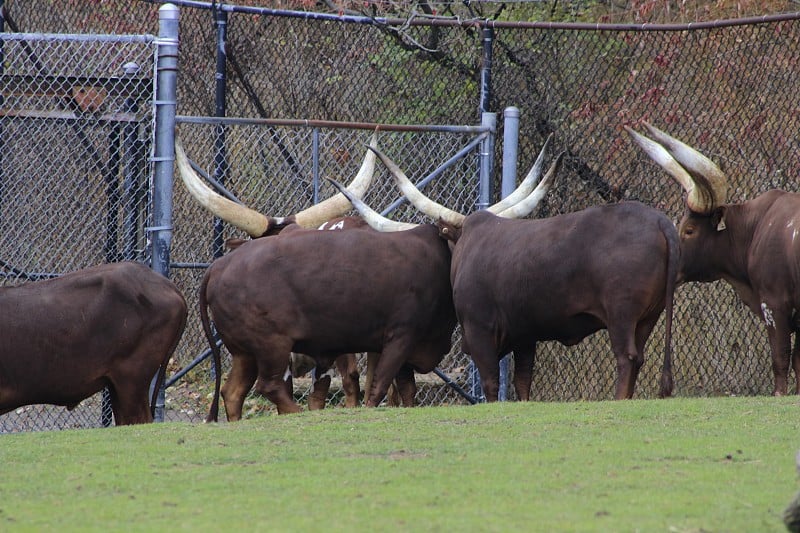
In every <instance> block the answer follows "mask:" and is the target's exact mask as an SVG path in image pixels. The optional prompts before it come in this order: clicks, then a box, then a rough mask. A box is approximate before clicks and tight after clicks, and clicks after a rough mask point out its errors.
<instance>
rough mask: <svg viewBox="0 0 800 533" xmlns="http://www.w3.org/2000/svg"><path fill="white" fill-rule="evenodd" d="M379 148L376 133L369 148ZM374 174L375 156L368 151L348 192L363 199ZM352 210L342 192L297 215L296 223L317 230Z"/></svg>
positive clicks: (348, 187) (295, 216) (295, 217)
mask: <svg viewBox="0 0 800 533" xmlns="http://www.w3.org/2000/svg"><path fill="white" fill-rule="evenodd" d="M377 146H378V134H377V132H376V133H373V134H372V139H371V140H370V142H369V147H370V148H377ZM374 173H375V154H374V153H373V152H372V151H370V150H367V154H366V155H365V156H364V162H363V163H362V164H361V169H360V170H359V171H358V174H356V177H355V178H353V181H351V182H350V185H348V186H347V190H348V191H350V192H351V193H352V194H353V195H354V196H356V197H358V198H361V197H362V196H364V193H365V192H366V191H367V189H368V188H369V185H370V183H371V182H372V176H373V175H374ZM350 209H351V203H350V201H349V200H348V199H347V198H346V197H345V195H344V194H342V193H341V192H340V193H337V194H335V195H334V196H331V197H330V198H328V199H327V200H324V201H322V202H320V203H318V204H316V205H313V206H311V207H309V208H307V209H304V210H303V211H300V212H299V213H297V214H295V215H294V220H295V223H297V224H298V225H300V226H302V227H304V228H317V227H319V225H320V224H322V223H323V222H326V221H328V220H330V219H332V218H336V217H338V216H341V215H343V214H345V213H346V212H347V211H349V210H350Z"/></svg>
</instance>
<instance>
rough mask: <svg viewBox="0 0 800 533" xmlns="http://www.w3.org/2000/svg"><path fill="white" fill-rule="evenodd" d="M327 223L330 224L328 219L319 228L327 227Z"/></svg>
mask: <svg viewBox="0 0 800 533" xmlns="http://www.w3.org/2000/svg"><path fill="white" fill-rule="evenodd" d="M327 225H328V221H327V220H326V221H325V222H323V223H322V225H320V227H318V228H317V229H320V230H322V229H325V226H327Z"/></svg>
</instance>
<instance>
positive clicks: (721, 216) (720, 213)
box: [712, 206, 727, 231]
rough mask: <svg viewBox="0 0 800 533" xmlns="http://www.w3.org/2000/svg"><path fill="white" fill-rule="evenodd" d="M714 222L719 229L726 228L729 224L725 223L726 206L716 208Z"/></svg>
mask: <svg viewBox="0 0 800 533" xmlns="http://www.w3.org/2000/svg"><path fill="white" fill-rule="evenodd" d="M713 217H714V218H713V220H712V222H713V224H714V225H715V226H716V227H717V231H722V230H724V229H725V228H726V227H727V226H726V225H725V207H724V206H722V207H718V208H716V209H715V210H714V215H713Z"/></svg>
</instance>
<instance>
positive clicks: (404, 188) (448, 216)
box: [370, 147, 464, 227]
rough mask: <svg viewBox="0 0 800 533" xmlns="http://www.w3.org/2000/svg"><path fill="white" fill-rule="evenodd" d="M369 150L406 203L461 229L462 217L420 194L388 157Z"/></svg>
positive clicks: (374, 149) (433, 217)
mask: <svg viewBox="0 0 800 533" xmlns="http://www.w3.org/2000/svg"><path fill="white" fill-rule="evenodd" d="M370 150H372V151H373V152H375V153H376V154H378V157H379V158H380V160H381V162H383V164H384V165H385V166H386V168H388V169H389V172H390V173H391V174H392V177H394V180H395V183H397V187H398V188H399V189H400V191H401V192H402V193H403V195H404V196H405V197H406V198H407V199H408V201H409V202H411V203H412V205H414V207H416V208H417V209H419V210H420V211H422V212H423V213H425V214H426V215H428V216H429V217H431V218H432V219H433V220H439V219H442V220H444V221H445V222H447V223H449V224H452V225H454V226H458V227H461V224H463V223H464V215H462V214H461V213H459V212H458V211H453V210H452V209H450V208H447V207H445V206H443V205H441V204H439V203H436V202H434V201H433V200H431V199H430V198H428V197H427V196H425V195H424V194H422V193H421V192H420V191H419V189H417V188H416V187H415V186H414V184H413V183H411V180H410V179H408V177H407V176H406V175H405V174H404V173H403V171H402V170H400V167H398V166H397V164H396V163H395V162H394V161H392V160H391V159H389V157H387V156H386V155H385V154H384V153H383V152H381V151H380V150H378V149H377V148H372V147H370Z"/></svg>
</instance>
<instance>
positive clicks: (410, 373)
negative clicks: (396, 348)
mask: <svg viewBox="0 0 800 533" xmlns="http://www.w3.org/2000/svg"><path fill="white" fill-rule="evenodd" d="M391 388H393V389H394V390H395V392H396V393H397V396H399V398H397V399H395V400H394V401H390V402H389V405H392V406H398V405H401V404H402V405H403V407H414V400H415V399H416V397H417V382H416V380H415V379H414V369H413V368H411V367H410V366H408V365H403V366H401V367H400V371H399V372H398V373H397V377H396V378H395V380H394V385H393V387H391ZM391 397H392V394H391V391H390V398H391ZM398 400H399V401H398Z"/></svg>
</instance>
